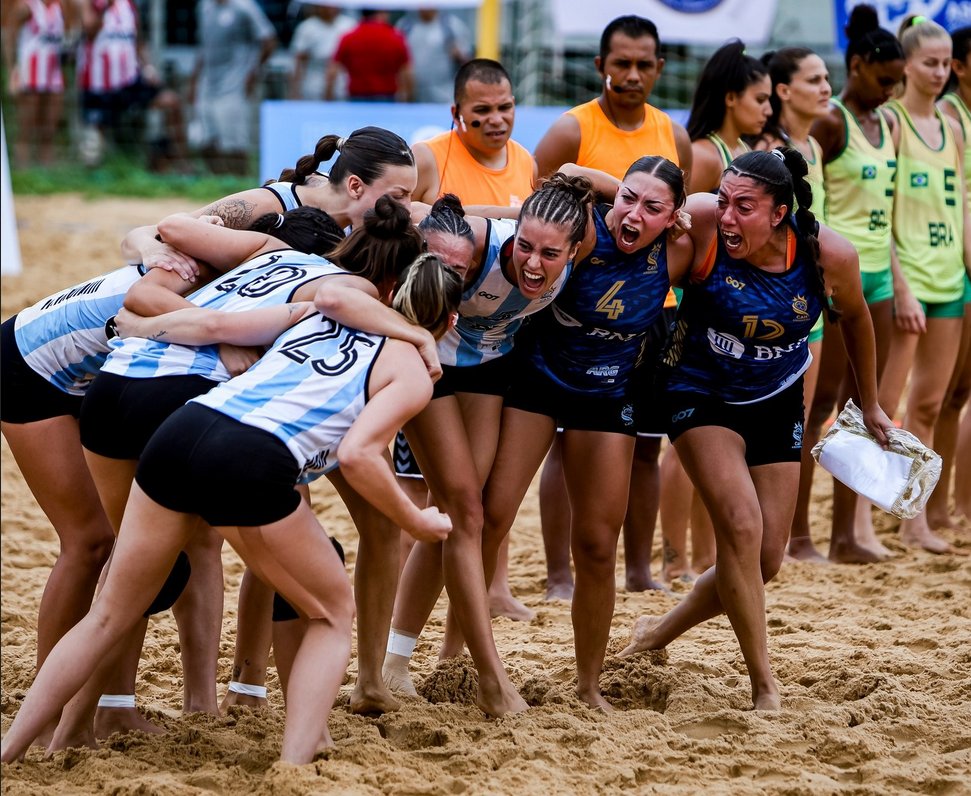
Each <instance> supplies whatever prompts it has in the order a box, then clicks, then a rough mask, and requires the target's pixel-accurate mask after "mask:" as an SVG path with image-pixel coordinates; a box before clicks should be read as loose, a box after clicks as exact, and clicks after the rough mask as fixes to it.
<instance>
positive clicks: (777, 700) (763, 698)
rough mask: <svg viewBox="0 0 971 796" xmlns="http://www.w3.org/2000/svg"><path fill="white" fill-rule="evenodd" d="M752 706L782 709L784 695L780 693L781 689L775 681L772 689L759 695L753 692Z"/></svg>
mask: <svg viewBox="0 0 971 796" xmlns="http://www.w3.org/2000/svg"><path fill="white" fill-rule="evenodd" d="M752 706H753V707H754V708H755V710H782V696H781V695H780V694H779V689H778V688H776V687H775V684H774V683H773V687H772V688H771V689H768V690H766V691H764V692H763V693H761V694H758V695H754V694H753V696H752Z"/></svg>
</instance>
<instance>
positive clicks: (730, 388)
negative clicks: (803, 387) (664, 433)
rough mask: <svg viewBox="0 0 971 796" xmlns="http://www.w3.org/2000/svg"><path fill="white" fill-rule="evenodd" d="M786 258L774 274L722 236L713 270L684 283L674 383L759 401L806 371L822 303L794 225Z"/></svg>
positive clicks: (668, 374) (728, 398)
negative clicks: (735, 252) (741, 256)
mask: <svg viewBox="0 0 971 796" xmlns="http://www.w3.org/2000/svg"><path fill="white" fill-rule="evenodd" d="M787 262H789V268H788V269H787V270H786V271H784V272H781V273H770V272H768V271H765V270H763V269H761V268H756V267H755V266H753V265H750V264H749V263H747V262H746V261H745V260H733V259H732V258H731V257H729V256H728V253H727V252H726V251H725V249H724V247H723V246H722V241H721V236H720V235H719V236H718V243H717V249H715V251H714V257H713V258H710V259H709V262H708V263H707V264H706V266H707V267H708V270H707V273H706V274H705V273H704V269H703V271H702V273H701V274H698V275H694V276H692V279H691V281H690V282H689V284H688V285H687V286H686V287H685V290H684V296H683V297H682V299H681V306H680V307H679V308H678V320H677V323H676V324H675V328H674V333H673V335H672V337H671V342H670V344H669V346H668V350H667V352H666V353H665V355H664V360H663V362H664V368H665V373H664V383H665V385H666V387H667V389H669V390H690V391H694V392H704V393H708V394H711V395H716V396H718V397H720V398H721V399H722V400H724V401H725V402H726V403H733V404H745V403H754V402H756V401H761V400H763V399H765V398H769V397H771V396H773V395H775V394H776V393H778V392H781V391H782V390H784V389H785V388H786V387H788V386H789V385H790V384H792V383H793V382H794V381H796V379H798V378H799V377H800V376H801V375H802V374H803V372H805V370H806V368H808V367H809V363H810V362H811V361H812V357H811V355H810V353H809V346H808V344H807V342H806V341H807V338H808V337H809V332H810V330H811V329H812V327H813V324H814V323H815V322H816V319H817V318H818V317H819V314H820V312H822V309H823V307H822V300H821V298H820V295H819V291H818V286H817V280H816V277H815V274H813V273H812V270H811V269H812V268H814V266H813V265H812V264H811V263H809V262H807V261H806V260H804V259H803V258H802V257H801V256H799V255H797V254H796V246H795V234H794V233H793V232H792V231H791V230H790V231H789V246H788V256H787Z"/></svg>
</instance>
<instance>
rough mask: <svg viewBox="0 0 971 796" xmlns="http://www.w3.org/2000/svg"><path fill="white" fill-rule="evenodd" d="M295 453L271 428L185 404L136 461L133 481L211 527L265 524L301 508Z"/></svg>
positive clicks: (162, 502) (158, 500) (159, 500)
mask: <svg viewBox="0 0 971 796" xmlns="http://www.w3.org/2000/svg"><path fill="white" fill-rule="evenodd" d="M299 475H300V467H299V466H298V465H297V461H296V459H294V458H293V454H292V453H290V450H289V449H288V448H287V446H286V445H284V444H283V442H282V441H280V440H279V439H277V438H276V437H275V436H273V435H272V434H271V433H270V432H269V431H264V430H263V429H261V428H254V427H253V426H247V425H246V424H245V423H240V422H239V421H237V420H233V419H232V418H231V417H228V416H226V415H224V414H222V413H221V412H217V411H216V410H215V409H210V408H209V407H208V406H200V405H199V404H189V405H188V406H183V407H182V408H181V409H178V410H177V411H176V412H175V413H174V414H173V415H172V416H171V417H170V418H169V419H168V420H166V421H165V422H164V423H163V424H162V425H161V427H160V428H159V430H158V432H157V433H156V434H155V435H154V436H153V437H152V439H151V442H149V444H148V445H147V446H146V447H145V452H144V454H142V458H141V459H140V460H139V462H138V469H137V470H136V471H135V480H136V481H137V482H138V485H139V486H140V487H141V488H142V490H143V491H144V492H145V494H146V495H148V496H149V497H150V498H151V499H152V500H154V501H155V502H156V503H158V504H160V505H162V506H164V507H165V508H167V509H169V510H171V511H179V512H182V513H183V514H198V515H199V516H200V517H202V518H203V519H204V520H205V521H206V522H208V523H209V524H210V525H214V526H220V525H240V526H243V527H251V526H254V525H269V524H270V523H273V522H276V521H278V520H282V519H284V518H286V517H289V516H290V515H291V514H293V512H294V511H296V509H297V506H298V505H299V503H300V493H299V492H297V490H296V488H295V485H296V483H297V478H298V477H299Z"/></svg>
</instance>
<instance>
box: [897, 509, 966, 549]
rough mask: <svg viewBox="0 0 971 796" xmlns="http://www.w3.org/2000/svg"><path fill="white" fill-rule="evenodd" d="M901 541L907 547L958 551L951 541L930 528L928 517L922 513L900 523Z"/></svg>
mask: <svg viewBox="0 0 971 796" xmlns="http://www.w3.org/2000/svg"><path fill="white" fill-rule="evenodd" d="M900 541H901V542H903V543H904V544H905V545H907V547H913V548H916V549H924V550H927V551H928V552H930V553H956V552H958V551H957V550H956V549H955V548H954V547H953V546H952V545H951V543H950V542H948V541H947V540H946V539H942V538H941V537H940V536H938V535H937V534H936V533H934V532H933V531H932V530H931V529H930V528H928V527H927V521H926V518H925V517H922V516H920V515H918V516H917V517H914V519H912V520H904V521H903V522H902V523H900Z"/></svg>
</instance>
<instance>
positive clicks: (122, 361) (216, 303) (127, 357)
mask: <svg viewBox="0 0 971 796" xmlns="http://www.w3.org/2000/svg"><path fill="white" fill-rule="evenodd" d="M343 273H346V272H345V271H342V270H341V269H340V268H338V267H337V266H336V265H334V264H333V263H331V262H329V261H328V260H325V259H324V258H323V257H318V256H317V255H315V254H304V253H302V252H297V251H293V250H292V249H279V250H277V251H274V252H268V253H267V254H261V255H259V256H258V257H254V258H253V259H252V260H248V261H247V262H245V263H243V264H242V265H240V266H239V267H237V268H234V269H233V270H232V271H229V272H228V273H226V274H223V275H222V276H220V277H219V278H218V279H215V280H213V281H212V282H210V283H209V284H208V285H206V286H205V287H202V288H200V289H199V290H197V291H196V292H195V293H193V294H192V295H190V296H188V299H189V301H191V302H192V303H193V304H195V305H196V306H197V307H206V308H207V309H214V310H223V311H225V312H241V311H243V310H254V309H258V308H260V307H273V306H278V305H281V304H286V303H287V302H288V301H290V300H291V299H292V298H293V294H294V293H295V292H296V290H297V288H299V287H301V286H302V285H304V284H306V283H307V282H310V281H312V280H314V279H319V278H320V277H322V276H331V275H332V274H343ZM102 370H104V371H105V372H106V373H114V374H116V375H118V376H127V377H128V378H132V379H150V378H153V377H155V376H203V377H205V378H207V379H211V380H213V381H226V380H227V379H228V378H229V371H227V370H226V368H225V366H224V365H223V364H222V362H221V361H220V359H219V346H218V345H207V346H199V347H195V346H185V345H175V344H170V343H163V342H158V341H156V340H147V339H145V338H144V337H129V338H126V339H125V340H112V341H111V353H110V354H109V355H108V360H107V361H106V362H105V364H104V367H103V368H102Z"/></svg>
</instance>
